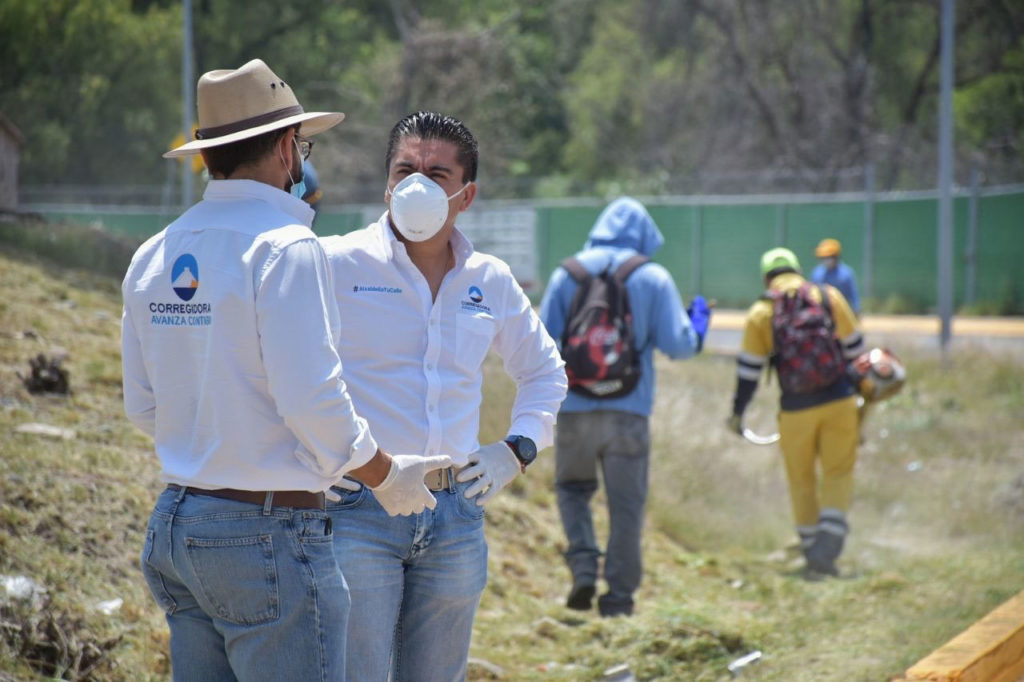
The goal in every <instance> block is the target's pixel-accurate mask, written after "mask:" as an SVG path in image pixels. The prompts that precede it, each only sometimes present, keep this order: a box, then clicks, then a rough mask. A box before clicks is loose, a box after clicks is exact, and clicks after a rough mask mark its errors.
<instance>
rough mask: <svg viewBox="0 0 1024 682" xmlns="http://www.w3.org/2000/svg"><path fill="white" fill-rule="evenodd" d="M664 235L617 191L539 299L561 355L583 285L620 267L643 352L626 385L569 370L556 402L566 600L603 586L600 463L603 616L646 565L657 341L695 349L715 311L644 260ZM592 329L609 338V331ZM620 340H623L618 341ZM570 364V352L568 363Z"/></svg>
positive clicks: (627, 597) (622, 611)
mask: <svg viewBox="0 0 1024 682" xmlns="http://www.w3.org/2000/svg"><path fill="white" fill-rule="evenodd" d="M663 243H664V238H663V237H662V235H661V232H660V231H659V230H658V226H657V225H656V224H655V222H654V220H653V219H652V218H651V216H650V214H649V213H648V212H647V209H645V208H644V206H643V205H642V204H641V203H640V202H638V201H636V200H635V199H631V198H629V197H622V198H619V199H616V200H615V201H613V202H612V203H611V204H609V205H608V206H607V207H606V208H605V209H604V211H603V212H602V213H601V215H600V216H599V217H598V219H597V222H595V223H594V226H593V228H592V229H591V231H590V236H589V239H588V240H587V242H586V244H585V245H584V248H583V250H582V251H580V252H579V253H577V254H576V255H575V256H574V257H573V258H570V259H566V261H564V262H563V263H562V265H561V266H560V267H558V268H556V269H555V271H554V272H553V273H552V275H551V280H550V281H549V282H548V287H547V289H546V290H545V292H544V298H543V300H542V302H541V307H540V317H541V320H542V321H543V322H544V324H545V326H546V327H547V329H548V332H549V333H550V334H551V337H552V338H553V339H555V340H556V342H558V343H559V344H560V349H561V351H562V354H563V357H568V355H569V352H570V351H569V345H570V344H572V343H576V342H577V341H578V340H579V337H580V336H586V334H581V333H580V332H579V331H578V330H576V331H574V330H573V326H574V324H575V323H576V321H577V320H578V319H579V315H578V314H577V311H578V309H579V308H580V307H581V306H580V302H579V301H577V302H576V303H575V306H574V299H581V298H584V297H585V296H582V295H581V296H577V292H579V291H580V290H581V288H584V287H589V286H590V285H589V282H590V278H591V277H595V276H599V275H600V274H601V273H615V274H617V275H618V278H619V281H620V282H621V281H622V280H623V279H624V282H625V284H624V288H625V291H626V294H627V296H628V301H629V310H630V315H629V322H630V329H629V330H628V331H626V332H624V333H623V334H622V336H628V335H629V334H630V333H631V334H632V339H631V340H630V342H629V343H628V344H626V346H627V347H628V346H632V347H633V348H635V349H637V351H638V358H637V363H636V370H635V373H636V374H638V376H637V377H635V378H634V380H635V381H636V383H635V385H632V380H631V381H630V382H629V384H627V385H626V386H625V387H620V390H611V389H610V390H608V391H606V393H605V394H604V395H601V393H600V392H598V393H597V394H595V392H594V391H593V390H588V389H591V388H593V387H592V386H589V387H588V386H587V385H584V384H585V382H581V381H575V382H574V379H573V377H572V376H571V372H570V381H569V383H570V391H569V394H568V396H567V397H566V399H565V401H564V402H563V403H562V406H561V409H560V410H559V413H558V420H557V429H556V434H555V489H556V493H557V498H558V510H559V514H560V515H561V519H562V526H563V528H564V530H565V534H566V538H567V540H568V548H567V550H566V552H565V559H566V562H567V563H568V565H569V570H570V571H571V572H572V588H571V590H570V592H569V596H568V599H567V602H566V606H568V607H569V608H571V609H577V610H588V609H590V608H591V606H592V602H593V598H594V596H595V594H596V591H597V581H598V577H599V575H598V559H599V557H600V556H601V554H602V552H601V550H600V549H599V548H598V544H597V539H596V537H595V534H594V524H593V519H592V516H591V511H590V500H591V498H592V497H593V495H594V493H595V492H596V491H597V489H598V478H597V477H598V473H597V472H598V469H600V470H601V473H602V475H603V478H604V484H605V493H606V496H607V499H608V515H609V520H610V530H609V535H608V544H607V548H606V551H605V552H604V556H605V560H604V579H605V582H606V583H607V585H608V591H607V592H606V593H604V594H602V595H601V596H600V598H599V599H598V611H599V612H600V614H601V615H602V616H617V615H631V614H632V613H633V593H634V592H635V591H636V589H637V587H638V586H639V585H640V578H641V574H642V570H643V567H642V560H641V534H642V530H643V520H644V505H645V503H646V500H647V488H648V460H649V454H650V435H649V424H648V422H649V419H650V415H651V408H652V405H653V402H654V383H655V382H654V357H653V354H654V349H655V348H658V349H659V350H660V351H661V352H663V353H665V354H666V355H667V356H669V357H670V358H673V359H685V358H689V357H691V356H693V355H695V354H696V353H698V352H699V351H700V349H701V347H702V345H703V341H704V336H705V335H706V334H707V329H708V324H709V322H710V317H711V311H710V310H709V308H708V306H707V304H706V303H705V301H704V298H703V297H701V296H696V297H695V298H694V300H693V302H692V303H691V305H690V307H689V308H684V307H683V303H682V299H681V297H680V295H679V291H678V290H677V289H676V285H675V283H674V282H673V280H672V276H671V275H670V274H669V273H668V271H667V270H666V269H665V268H664V267H662V266H661V265H658V264H657V263H654V262H650V261H649V260H648V259H649V258H650V257H651V256H653V255H654V253H655V252H656V251H657V250H658V249H659V248H660V247H661V245H662V244H663ZM638 256H639V257H638ZM581 266H582V267H581ZM584 293H585V291H584ZM567 329H569V332H568V333H567ZM611 335H613V336H616V337H618V336H619V334H617V333H615V332H612V333H611ZM594 336H599V337H602V338H605V337H607V336H609V333H607V332H603V333H601V334H596V335H594ZM623 347H624V346H623V344H622V343H619V344H617V345H616V346H615V348H617V349H618V350H622V349H623ZM592 355H593V356H594V357H596V358H598V359H599V362H600V358H602V357H612V358H613V359H615V358H617V356H618V352H617V351H613V352H608V351H607V349H606V350H605V351H604V355H602V351H601V350H597V351H595V352H594V353H592ZM569 364H571V363H569V361H568V360H567V370H568V369H569V367H568V365H569ZM581 371H583V370H581ZM630 385H632V387H631V388H630Z"/></svg>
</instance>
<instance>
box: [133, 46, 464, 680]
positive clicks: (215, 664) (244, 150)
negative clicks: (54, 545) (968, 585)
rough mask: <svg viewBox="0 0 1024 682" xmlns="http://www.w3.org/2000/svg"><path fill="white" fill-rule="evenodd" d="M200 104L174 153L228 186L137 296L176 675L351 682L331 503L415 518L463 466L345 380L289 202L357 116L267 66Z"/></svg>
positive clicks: (161, 599)
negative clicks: (321, 136) (323, 143)
mask: <svg viewBox="0 0 1024 682" xmlns="http://www.w3.org/2000/svg"><path fill="white" fill-rule="evenodd" d="M197 102H198V108H199V129H198V131H197V133H196V138H197V139H196V140H194V141H192V142H189V143H187V144H184V145H182V146H180V147H178V148H176V149H174V150H172V151H170V152H168V153H167V154H165V156H168V157H174V156H182V155H189V154H196V153H201V154H202V155H203V160H204V161H205V163H206V165H207V167H208V168H209V170H210V176H211V178H212V179H211V181H210V183H209V185H208V186H207V188H206V191H205V194H204V196H203V200H202V201H200V202H199V203H198V204H196V205H195V206H193V207H191V208H189V209H188V210H187V211H186V212H185V213H184V214H183V215H182V216H181V217H179V218H178V219H177V220H175V221H174V222H173V223H171V224H170V225H169V226H168V227H167V228H166V229H165V230H163V231H162V232H160V233H159V234H157V235H155V236H154V237H152V238H151V239H149V240H148V241H147V242H146V243H145V244H143V245H142V246H141V247H140V248H139V250H138V251H137V252H136V254H135V256H134V257H133V259H132V263H131V265H130V266H129V268H128V272H127V274H126V276H125V279H124V283H123V285H122V294H123V296H124V317H123V321H122V346H123V347H122V351H123V369H124V400H125V412H126V413H127V415H128V417H129V419H130V420H131V421H132V422H133V423H135V424H136V425H137V426H139V427H140V428H141V429H142V430H143V431H145V432H147V433H149V434H150V435H151V436H153V439H154V445H155V448H156V452H157V455H158V456H159V458H160V463H161V466H162V471H161V477H162V479H163V480H164V481H165V482H166V483H167V484H168V485H167V487H166V489H165V490H164V491H163V492H162V493H161V494H160V496H159V498H158V500H157V502H156V506H155V508H154V511H153V514H152V516H151V517H150V521H149V526H148V528H147V531H146V540H145V545H144V548H143V551H142V569H143V573H144V575H145V577H146V580H147V582H148V584H149V587H150V590H151V592H152V594H153V596H154V598H155V599H156V601H157V603H158V604H159V605H160V606H161V607H162V608H163V609H164V611H165V612H166V617H167V623H168V626H169V628H170V633H171V644H170V647H171V662H172V665H173V669H174V678H175V679H176V680H196V679H216V680H219V679H243V680H250V679H292V680H303V681H305V680H339V679H343V678H344V674H345V673H344V670H345V640H346V634H347V632H346V631H347V626H348V613H349V605H350V601H349V594H348V588H347V586H346V584H345V580H344V578H343V577H342V574H341V571H340V570H339V568H338V564H337V562H336V560H335V558H334V552H333V535H332V530H331V521H330V518H329V517H328V515H327V514H326V513H325V510H324V505H325V502H324V497H325V493H324V491H326V490H328V488H329V487H330V486H331V485H332V484H334V483H336V482H337V481H339V480H340V479H341V478H342V476H343V475H346V474H347V475H349V476H352V477H354V478H356V479H358V480H360V481H362V482H364V483H365V484H366V485H367V486H369V487H370V488H371V489H372V490H373V492H374V496H375V497H376V498H377V500H378V501H379V502H380V504H381V505H382V506H383V507H384V508H385V509H387V510H388V511H389V513H392V514H411V513H417V512H420V511H422V510H423V509H424V508H425V507H432V505H433V504H435V501H434V498H433V496H432V495H431V494H430V491H429V490H428V489H427V488H426V486H425V485H424V483H423V477H424V473H425V472H426V471H427V470H428V469H433V468H436V467H438V466H443V465H444V464H445V463H447V460H446V459H445V458H433V459H431V458H425V459H424V458H419V457H416V458H412V457H409V456H406V455H397V456H395V457H391V456H389V455H387V454H385V453H384V452H382V451H380V450H379V449H378V447H377V443H376V441H375V440H374V438H373V436H372V435H371V434H370V432H369V428H368V427H367V424H366V422H365V421H364V420H363V419H362V418H360V417H358V416H357V415H356V413H355V411H354V409H353V406H352V401H351V399H350V397H349V393H348V389H347V387H346V385H345V383H344V382H343V381H342V379H341V363H340V360H339V358H338V355H337V352H336V350H335V346H334V339H335V338H336V336H337V334H338V325H339V316H338V310H337V304H336V302H335V300H334V297H333V291H332V283H331V274H330V269H329V267H328V265H327V261H326V258H325V256H324V253H323V250H322V248H321V246H320V245H319V243H318V241H317V239H316V237H315V236H314V234H313V232H312V231H311V230H310V229H309V225H310V221H311V220H312V217H313V209H312V208H310V207H309V205H308V204H306V203H305V202H303V201H302V200H301V199H300V198H298V197H295V196H292V194H290V193H289V190H291V189H292V188H293V187H295V186H296V185H298V183H299V181H300V179H301V174H302V170H301V168H302V161H303V157H305V156H307V155H308V154H309V150H310V148H311V147H312V142H311V141H310V140H309V139H308V137H309V136H310V135H314V134H316V133H319V132H322V131H324V130H327V129H328V128H330V127H332V126H334V125H336V124H337V123H339V122H340V121H341V120H342V118H343V116H344V115H343V114H341V113H324V112H305V111H304V110H303V109H302V107H301V105H300V104H299V102H298V100H297V99H296V97H295V95H294V93H292V91H291V88H290V87H289V86H288V84H287V83H286V82H285V81H283V80H282V79H280V78H279V77H278V76H276V75H275V74H274V73H273V72H272V71H271V70H270V69H269V68H268V67H267V65H266V64H264V63H263V62H262V61H260V60H253V61H251V62H249V63H247V64H245V65H244V66H242V67H241V68H239V69H234V70H219V71H211V72H209V73H206V74H204V75H203V76H202V78H200V80H199V85H198V97H197ZM296 189H297V188H296ZM311 292H312V295H311Z"/></svg>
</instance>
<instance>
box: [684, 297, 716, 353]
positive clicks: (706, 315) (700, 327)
mask: <svg viewBox="0 0 1024 682" xmlns="http://www.w3.org/2000/svg"><path fill="white" fill-rule="evenodd" d="M686 314H687V316H688V317H689V318H690V324H692V325H693V331H695V332H697V350H698V351H700V350H701V349H702V348H703V347H704V337H705V336H707V334H708V327H709V326H710V325H711V308H710V307H709V306H708V302H707V301H705V300H704V297H703V296H700V295H699V294H698V295H697V296H694V297H693V301H691V302H690V306H689V307H688V308H687V309H686Z"/></svg>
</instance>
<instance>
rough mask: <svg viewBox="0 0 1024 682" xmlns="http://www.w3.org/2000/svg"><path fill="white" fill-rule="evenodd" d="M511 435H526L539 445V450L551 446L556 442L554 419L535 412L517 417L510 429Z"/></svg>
mask: <svg viewBox="0 0 1024 682" xmlns="http://www.w3.org/2000/svg"><path fill="white" fill-rule="evenodd" d="M508 435H509V436H526V437H527V438H529V439H530V440H532V441H533V442H534V443H535V444H536V445H537V451H538V452H539V451H541V450H543V449H544V448H546V447H550V446H551V445H553V444H554V442H555V434H554V419H553V418H552V419H547V418H545V417H541V416H538V415H535V414H527V415H521V416H520V417H517V418H516V420H515V421H514V422H512V426H511V427H510V428H509V430H508Z"/></svg>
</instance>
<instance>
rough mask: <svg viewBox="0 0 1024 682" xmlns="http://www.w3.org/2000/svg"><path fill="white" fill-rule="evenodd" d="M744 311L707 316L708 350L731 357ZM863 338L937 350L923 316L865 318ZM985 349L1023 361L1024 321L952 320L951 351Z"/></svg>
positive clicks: (935, 325)
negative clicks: (709, 321) (709, 320)
mask: <svg viewBox="0 0 1024 682" xmlns="http://www.w3.org/2000/svg"><path fill="white" fill-rule="evenodd" d="M745 317H746V311H743V310H718V309H716V310H715V311H714V314H713V315H712V317H711V330H710V332H709V333H708V339H707V347H708V350H711V351H712V352H718V353H727V354H732V353H736V352H737V351H738V350H739V346H740V338H741V335H742V332H743V321H744V319H745ZM862 323H863V326H864V337H865V340H866V341H867V343H868V345H870V346H888V347H891V348H892V349H893V350H894V351H896V352H898V351H899V349H900V348H905V347H914V348H922V349H926V350H934V351H936V352H937V351H938V350H939V318H937V317H928V316H924V315H865V316H864V318H863V320H862ZM976 349H985V350H988V351H991V352H995V353H1007V354H1010V355H1013V356H1015V357H1017V358H1020V359H1021V360H1024V318H1021V317H956V318H954V319H953V340H952V350H953V351H954V352H957V351H963V350H976Z"/></svg>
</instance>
